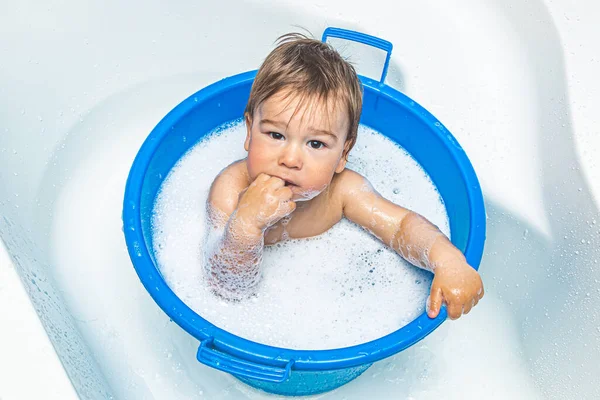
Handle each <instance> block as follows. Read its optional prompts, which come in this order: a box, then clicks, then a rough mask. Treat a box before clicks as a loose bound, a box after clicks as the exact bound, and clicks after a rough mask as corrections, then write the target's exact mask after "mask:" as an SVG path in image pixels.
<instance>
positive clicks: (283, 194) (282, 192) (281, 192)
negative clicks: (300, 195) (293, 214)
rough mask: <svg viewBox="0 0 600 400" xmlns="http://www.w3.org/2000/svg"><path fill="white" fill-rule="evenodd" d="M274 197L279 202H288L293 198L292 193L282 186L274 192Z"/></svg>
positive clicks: (287, 187)
mask: <svg viewBox="0 0 600 400" xmlns="http://www.w3.org/2000/svg"><path fill="white" fill-rule="evenodd" d="M275 195H276V196H277V197H279V198H280V199H281V200H290V199H291V198H292V197H293V196H294V192H292V189H290V188H289V186H282V187H280V188H279V189H277V190H276V191H275Z"/></svg>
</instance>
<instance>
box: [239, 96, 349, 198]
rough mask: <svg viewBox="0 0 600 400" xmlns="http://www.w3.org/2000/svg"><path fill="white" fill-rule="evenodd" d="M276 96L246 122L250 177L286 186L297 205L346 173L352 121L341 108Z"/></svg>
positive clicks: (245, 144) (295, 97) (291, 97)
mask: <svg viewBox="0 0 600 400" xmlns="http://www.w3.org/2000/svg"><path fill="white" fill-rule="evenodd" d="M331 103H332V104H324V103H323V102H318V101H305V102H303V104H300V99H299V98H298V96H287V93H286V92H280V93H276V94H275V95H273V96H271V97H270V98H268V99H267V100H266V101H264V102H263V103H262V104H261V105H260V106H259V107H258V108H257V109H256V111H255V112H254V115H253V116H252V118H250V119H247V120H246V126H247V136H246V142H245V143H244V148H245V149H246V151H247V152H248V159H247V165H248V172H249V174H250V179H251V180H254V179H256V177H257V176H258V175H260V174H261V173H265V174H267V175H271V176H276V177H279V178H281V179H283V180H284V181H286V186H289V187H290V188H291V189H292V192H293V194H294V196H293V198H292V199H293V200H294V201H302V200H310V199H312V198H314V197H315V196H317V195H318V194H319V193H321V192H322V191H323V190H325V188H326V187H327V186H328V185H329V184H330V183H331V180H332V178H333V175H334V174H335V173H336V172H337V173H339V172H342V170H343V169H344V167H345V165H346V162H345V158H344V157H343V152H344V145H345V143H346V135H347V132H348V128H349V121H348V117H347V115H346V112H344V111H343V109H342V107H340V106H337V107H335V104H333V102H331Z"/></svg>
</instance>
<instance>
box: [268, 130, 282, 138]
mask: <svg viewBox="0 0 600 400" xmlns="http://www.w3.org/2000/svg"><path fill="white" fill-rule="evenodd" d="M269 136H271V138H273V139H275V140H281V139H283V135H282V134H281V133H277V132H269Z"/></svg>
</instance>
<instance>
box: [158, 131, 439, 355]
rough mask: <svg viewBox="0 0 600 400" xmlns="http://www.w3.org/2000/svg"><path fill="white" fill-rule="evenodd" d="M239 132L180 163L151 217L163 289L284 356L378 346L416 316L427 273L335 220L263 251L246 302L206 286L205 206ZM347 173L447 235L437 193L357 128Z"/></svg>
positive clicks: (399, 153)
mask: <svg viewBox="0 0 600 400" xmlns="http://www.w3.org/2000/svg"><path fill="white" fill-rule="evenodd" d="M244 135H245V128H244V126H243V124H242V123H241V122H240V123H236V124H233V125H231V124H229V125H227V126H225V127H224V128H223V129H219V130H217V131H216V132H215V133H213V134H212V135H210V136H208V137H207V138H205V139H204V140H202V141H201V142H199V143H198V144H196V145H195V146H194V147H193V148H192V149H190V151H189V152H188V153H187V154H186V155H185V156H184V157H182V159H181V160H179V162H178V163H177V165H176V166H175V167H174V168H173V170H172V171H171V172H170V174H169V176H168V177H167V179H166V180H165V182H164V183H163V186H162V187H161V190H160V193H159V195H158V197H157V201H156V204H155V208H154V213H153V220H152V224H153V232H154V236H153V247H154V250H155V253H156V259H157V261H158V264H159V269H160V271H161V273H162V275H163V277H164V278H165V280H166V282H167V284H168V285H169V286H170V287H171V289H172V290H173V291H174V292H175V293H176V294H177V295H178V296H179V297H180V298H181V299H182V300H183V301H184V302H185V303H186V304H187V305H188V306H189V307H190V308H192V309H193V310H194V311H196V312H197V313H198V314H199V315H200V316H202V317H203V318H205V319H206V320H208V321H210V322H211V323H213V324H215V325H216V326H218V327H220V328H222V329H225V330H227V331H229V332H231V333H233V334H236V335H238V336H241V337H244V338H246V339H250V340H253V341H256V342H259V343H263V344H268V345H272V346H279V347H286V348H292V349H314V350H319V349H329V348H339V347H345V346H351V345H355V344H359V343H364V342H366V341H370V340H374V339H377V338H379V337H381V336H384V335H386V334H388V333H391V332H393V331H395V330H397V329H399V328H400V327H402V326H404V325H406V324H407V323H409V322H410V321H412V320H413V319H414V318H416V317H417V316H418V315H420V314H421V313H422V312H423V311H424V310H425V301H426V298H427V296H428V294H429V287H430V285H431V278H432V275H431V274H430V273H429V272H427V271H423V270H421V269H418V268H416V267H414V266H411V265H410V264H408V263H407V262H406V261H404V260H403V259H402V258H401V257H400V256H399V255H398V254H396V253H395V252H394V251H393V250H391V249H389V248H388V247H386V246H385V245H384V244H383V243H381V242H380V241H379V240H378V239H377V238H375V237H373V236H372V235H370V234H369V233H368V232H367V231H365V230H363V229H362V228H361V227H359V226H357V225H355V224H353V223H351V222H349V221H347V220H345V219H344V220H342V221H341V222H340V223H338V224H337V225H335V226H334V227H333V228H332V229H330V230H329V231H327V232H325V233H324V234H322V235H319V236H317V237H313V238H306V239H293V240H288V241H285V242H280V243H277V244H275V245H273V246H266V247H265V248H264V252H263V260H262V265H261V269H262V278H261V281H260V282H259V284H258V285H257V286H256V290H255V294H254V295H253V296H251V297H250V298H248V299H245V300H243V301H239V302H229V301H225V300H223V299H222V298H220V297H218V296H216V295H215V294H214V293H213V292H212V291H211V289H210V287H209V285H208V284H207V280H206V277H205V275H204V274H205V272H204V270H205V269H204V266H203V265H202V263H203V259H204V257H203V253H202V251H203V249H204V245H205V236H206V233H207V232H206V228H207V224H208V221H207V215H206V200H207V197H208V192H209V189H210V185H211V183H212V181H213V180H214V178H215V177H216V176H217V174H218V173H219V172H220V171H221V170H222V169H223V168H225V167H226V166H227V165H229V164H231V163H232V162H234V161H236V160H239V159H242V158H244V157H245V156H246V153H245V151H244V149H243V140H244ZM347 168H350V169H352V170H355V171H357V172H358V173H360V174H362V175H363V176H365V177H366V178H367V179H368V180H369V181H370V182H371V184H372V185H373V188H374V189H375V190H377V191H378V192H379V193H380V194H381V195H382V196H384V197H386V198H387V199H389V200H391V201H393V202H395V203H397V204H399V205H402V206H403V207H406V208H408V209H411V210H413V211H415V212H417V213H419V214H422V215H424V216H425V217H426V218H427V219H428V220H430V221H431V222H432V223H434V224H435V225H437V226H438V227H439V228H440V230H441V231H442V232H444V233H445V234H446V235H448V234H449V227H448V219H447V216H446V211H445V208H444V205H443V203H442V200H441V198H440V196H439V193H438V192H437V190H436V189H435V186H434V185H433V183H432V182H431V180H430V178H429V177H428V176H427V174H426V173H425V172H424V171H423V169H422V168H421V167H420V166H419V165H418V164H417V163H416V161H415V160H413V159H412V158H411V157H410V155H408V153H406V151H404V150H403V149H402V148H401V147H399V146H398V145H396V144H394V143H393V142H392V141H390V140H389V139H387V138H385V137H384V136H382V135H380V134H379V133H377V132H375V131H373V130H371V129H369V128H366V127H364V126H361V127H360V129H359V133H358V140H357V143H356V145H355V147H354V149H353V150H352V151H351V153H350V155H349V162H348V164H347Z"/></svg>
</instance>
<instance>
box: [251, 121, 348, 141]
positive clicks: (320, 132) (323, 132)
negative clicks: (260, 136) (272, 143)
mask: <svg viewBox="0 0 600 400" xmlns="http://www.w3.org/2000/svg"><path fill="white" fill-rule="evenodd" d="M260 124H261V125H262V124H270V125H273V126H276V127H278V128H280V129H287V124H286V123H285V122H283V121H274V120H272V119H267V118H265V119H261V120H260ZM307 130H308V131H309V132H311V133H313V134H316V135H327V136H331V138H332V139H333V140H335V141H337V140H338V137H337V135H336V134H334V133H332V132H330V131H327V130H325V129H316V128H313V127H308V129H307Z"/></svg>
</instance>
